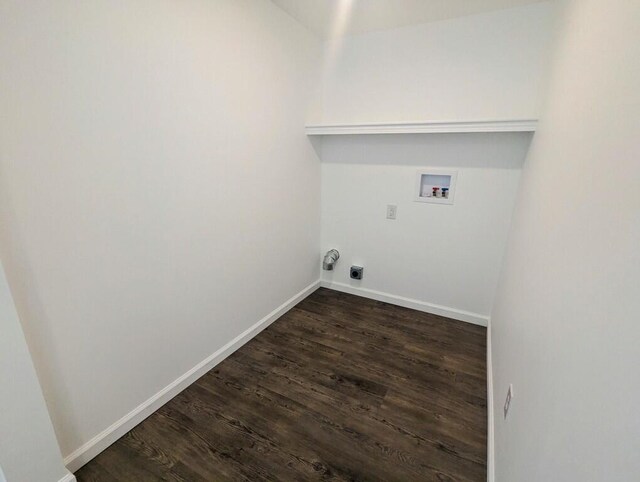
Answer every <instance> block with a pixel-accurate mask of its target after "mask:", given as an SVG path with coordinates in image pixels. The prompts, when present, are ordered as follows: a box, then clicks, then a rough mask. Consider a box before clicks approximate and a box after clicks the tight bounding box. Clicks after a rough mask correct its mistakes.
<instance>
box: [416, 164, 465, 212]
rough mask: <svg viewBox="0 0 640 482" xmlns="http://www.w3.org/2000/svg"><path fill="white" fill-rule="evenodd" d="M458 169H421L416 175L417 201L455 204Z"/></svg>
mask: <svg viewBox="0 0 640 482" xmlns="http://www.w3.org/2000/svg"><path fill="white" fill-rule="evenodd" d="M457 177H458V173H457V171H447V170H442V169H421V170H419V171H418V173H417V176H416V195H415V201H417V202H423V203H434V204H453V200H454V197H455V193H456V179H457Z"/></svg>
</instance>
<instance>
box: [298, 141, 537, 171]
mask: <svg viewBox="0 0 640 482" xmlns="http://www.w3.org/2000/svg"><path fill="white" fill-rule="evenodd" d="M532 138H533V134H531V133H528V132H509V133H473V134H469V133H465V134H381V135H336V136H324V137H322V138H321V140H319V139H311V144H312V146H313V148H314V149H315V150H316V153H317V155H318V157H319V158H320V159H321V160H322V162H325V163H334V164H374V165H399V164H401V165H405V166H429V165H433V166H440V167H469V168H474V167H483V168H493V169H521V168H522V164H523V162H524V159H525V157H526V153H527V151H528V150H529V146H530V144H531V140H532Z"/></svg>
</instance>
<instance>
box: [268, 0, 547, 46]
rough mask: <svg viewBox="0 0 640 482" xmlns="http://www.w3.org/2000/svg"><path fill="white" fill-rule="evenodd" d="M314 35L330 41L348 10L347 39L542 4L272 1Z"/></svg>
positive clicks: (507, 0)
mask: <svg viewBox="0 0 640 482" xmlns="http://www.w3.org/2000/svg"><path fill="white" fill-rule="evenodd" d="M271 1H272V2H273V3H275V4H276V5H278V6H279V7H280V8H282V9H283V10H284V11H285V12H287V13H288V14H289V15H291V16H292V17H293V18H295V19H296V20H298V21H299V22H300V23H302V24H303V25H305V26H306V27H307V28H309V29H310V30H312V31H313V32H315V33H317V34H318V35H320V36H321V37H325V38H326V37H329V36H330V34H331V32H332V30H335V29H334V24H335V22H336V18H337V16H338V12H340V11H343V12H345V11H347V10H349V19H348V21H346V22H345V26H344V28H343V29H342V30H343V33H344V34H346V35H349V34H357V33H363V32H370V31H372V30H385V29H390V28H396V27H402V26H406V25H414V24H418V23H425V22H433V21H436V20H444V19H447V18H454V17H462V16H465V15H473V14H476V13H482V12H489V11H492V10H500V9H503V8H510V7H517V6H521V5H527V4H530V3H538V2H541V1H544V0H271ZM349 5H350V7H349Z"/></svg>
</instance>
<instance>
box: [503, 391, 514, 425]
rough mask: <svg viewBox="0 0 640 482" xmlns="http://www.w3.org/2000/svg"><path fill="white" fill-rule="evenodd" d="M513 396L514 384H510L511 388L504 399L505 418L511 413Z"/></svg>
mask: <svg viewBox="0 0 640 482" xmlns="http://www.w3.org/2000/svg"><path fill="white" fill-rule="evenodd" d="M512 398H513V385H512V384H509V390H508V391H507V399H506V400H505V401H504V418H507V414H508V413H509V407H510V406H511V399H512Z"/></svg>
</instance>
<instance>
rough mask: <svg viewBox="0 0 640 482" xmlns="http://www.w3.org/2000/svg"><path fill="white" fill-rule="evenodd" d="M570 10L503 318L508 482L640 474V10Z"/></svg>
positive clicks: (590, 4)
mask: <svg viewBox="0 0 640 482" xmlns="http://www.w3.org/2000/svg"><path fill="white" fill-rule="evenodd" d="M563 10H564V14H563V21H562V23H561V27H562V28H561V31H560V35H559V40H558V44H557V46H556V56H555V60H554V63H553V68H552V72H553V74H552V76H551V84H550V90H549V95H548V103H547V108H546V109H545V110H544V112H543V115H542V124H541V128H540V130H539V132H538V134H536V137H535V139H534V142H533V146H532V149H531V153H530V156H529V157H528V159H527V161H526V163H525V167H524V172H523V180H522V190H521V192H520V195H519V200H518V203H517V208H516V211H515V215H514V225H513V231H512V233H511V236H510V242H509V248H508V253H507V257H506V263H505V267H504V272H503V276H502V279H501V282H500V289H499V291H498V296H497V303H496V307H495V309H494V312H493V317H492V330H493V339H492V344H493V375H494V387H495V392H494V395H495V400H496V405H495V412H494V415H495V420H496V425H495V440H496V459H495V462H496V480H497V481H498V482H511V481H518V482H528V481H531V482H538V481H541V480H546V481H581V482H589V481H594V482H595V481H604V480H606V481H608V482H616V481H620V482H622V481H630V480H637V479H638V474H640V457H638V452H639V451H640V415H639V414H638V400H640V377H639V376H638V367H639V366H640V348H639V346H638V341H639V340H640V297H639V296H638V286H639V285H640V249H639V247H640V215H639V213H640V190H639V189H638V188H639V180H640V160H639V159H640V145H639V144H638V134H639V133H640V91H639V90H638V86H639V85H640V30H638V25H640V3H638V2H636V1H629V0H612V1H608V2H602V1H599V0H573V1H568V2H563ZM509 383H513V384H514V389H515V398H514V399H513V401H512V403H511V412H510V414H509V417H508V419H507V420H506V421H505V420H504V419H503V417H502V414H501V411H502V404H503V402H504V397H505V395H506V391H507V387H508V384H509Z"/></svg>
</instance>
